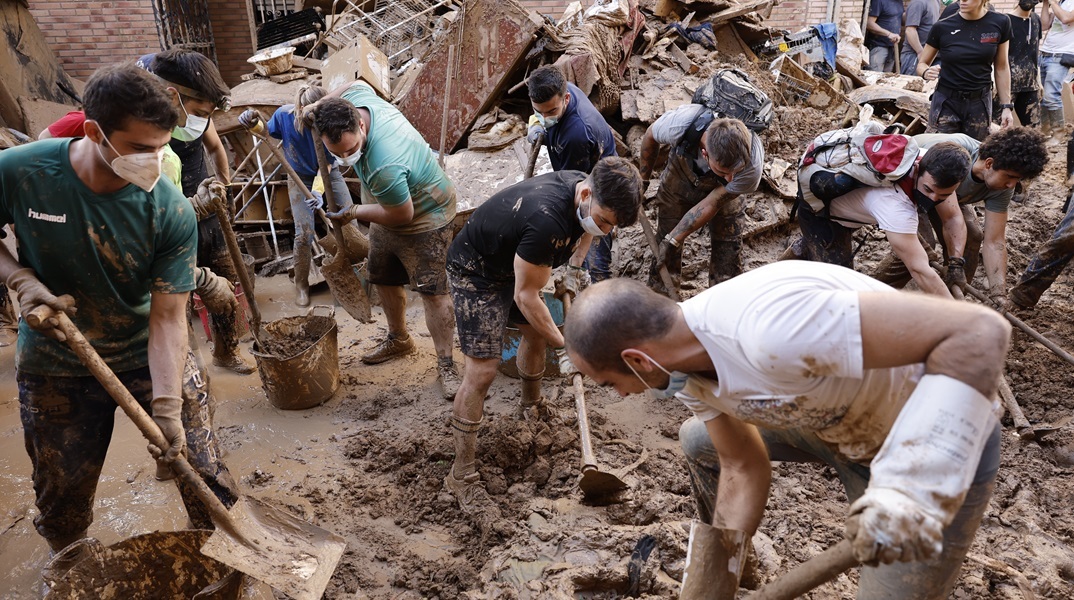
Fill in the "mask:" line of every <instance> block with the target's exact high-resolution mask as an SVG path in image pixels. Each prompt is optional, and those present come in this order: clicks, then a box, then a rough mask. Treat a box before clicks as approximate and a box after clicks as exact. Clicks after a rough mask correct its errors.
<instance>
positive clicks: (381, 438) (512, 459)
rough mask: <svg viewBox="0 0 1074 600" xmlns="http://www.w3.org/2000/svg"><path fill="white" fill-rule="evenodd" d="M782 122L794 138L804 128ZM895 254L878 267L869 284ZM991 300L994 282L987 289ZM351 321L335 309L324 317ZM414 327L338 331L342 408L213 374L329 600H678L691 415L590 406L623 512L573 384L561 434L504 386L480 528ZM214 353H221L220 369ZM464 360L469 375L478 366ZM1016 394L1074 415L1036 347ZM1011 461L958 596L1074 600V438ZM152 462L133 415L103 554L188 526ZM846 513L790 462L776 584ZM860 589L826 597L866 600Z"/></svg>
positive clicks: (346, 326) (1016, 228) (264, 296)
mask: <svg viewBox="0 0 1074 600" xmlns="http://www.w3.org/2000/svg"><path fill="white" fill-rule="evenodd" d="M790 112H791V111H783V112H781V114H780V116H779V118H780V119H781V120H780V123H784V121H783V119H784V114H783V113H790ZM816 116H817V115H816V114H813V112H812V111H809V112H806V113H796V114H794V115H790V116H787V117H786V118H787V119H788V120H787V121H786V125H784V126H781V127H780V129H779V131H780V132H781V133H780V137H778V138H776V139H775V141H769V145H770V146H772V147H773V153H774V154H777V155H779V156H781V157H782V158H783V159H784V160H788V161H790V160H793V158H794V156H793V154H794V153H792V152H791V150H792V149H793V150H794V151H795V152H797V151H800V147H801V146H800V142H801V140H802V139H804V138H806V137H811V136H812V135H813V134H814V131H815V130H816V129H817V126H816V125H815V122H814V120H815V118H816ZM1064 158H1065V157H1064V156H1063V154H1062V152H1061V151H1060V153H1059V154H1058V155H1053V160H1052V163H1051V165H1050V166H1049V168H1048V170H1047V172H1046V173H1045V174H1044V175H1043V176H1042V177H1041V178H1040V179H1039V180H1038V181H1037V182H1035V183H1034V184H1033V185H1032V187H1031V188H1030V194H1029V198H1028V199H1027V200H1026V201H1025V202H1024V203H1023V204H1016V205H1014V206H1012V209H1011V220H1010V231H1009V234H1008V241H1009V247H1010V273H1009V279H1010V281H1011V282H1012V283H1013V281H1014V280H1015V279H1016V277H1017V276H1018V274H1019V273H1020V272H1021V269H1023V268H1024V266H1025V264H1026V263H1027V262H1028V260H1029V258H1030V256H1032V254H1033V252H1034V251H1035V248H1036V246H1037V245H1039V244H1040V243H1042V242H1043V241H1044V240H1046V239H1047V238H1048V237H1049V236H1050V234H1051V232H1052V229H1053V227H1054V225H1055V223H1057V222H1058V220H1059V217H1060V208H1061V206H1062V203H1063V200H1064V198H1063V195H1064V194H1065V191H1066V187H1065V184H1064V182H1063V179H1064V177H1063V174H1062V170H1063V165H1062V163H1063V162H1064ZM785 210H786V206H785V205H784V204H783V203H782V201H780V200H778V199H775V198H774V196H771V195H769V194H764V193H758V194H753V195H751V196H749V197H748V198H747V213H748V214H749V215H750V219H751V222H752V223H753V225H752V226H751V227H748V228H747V230H752V229H755V228H761V227H762V226H765V224H766V223H770V222H774V219H776V217H777V216H779V215H781V214H783V213H781V212H780V211H785ZM788 233H789V230H788V228H787V227H786V226H774V227H770V228H768V229H765V230H764V231H763V232H762V233H759V234H757V235H754V236H752V237H750V239H749V241H748V243H747V244H746V256H745V266H746V268H753V267H756V266H758V265H760V264H764V263H766V262H769V261H771V260H773V259H774V258H775V257H776V256H777V255H778V254H779V253H780V252H781V251H782V250H783V248H784V247H785V246H786V244H787V236H788ZM706 240H707V236H705V235H695V236H692V237H691V238H690V239H689V240H688V242H687V244H686V259H685V268H684V278H685V279H686V282H685V283H684V286H683V287H684V291H685V292H686V293H687V294H688V295H689V294H693V293H696V291H699V290H700V289H702V287H703V285H704V283H703V282H704V281H705V280H706V279H707V273H706V269H705V259H704V257H707V254H708V249H707V248H706V247H705V246H706V245H707V241H706ZM883 252H886V243H885V242H883V241H881V240H876V241H871V242H869V243H868V244H867V245H866V250H864V251H863V253H862V254H860V255H859V259H858V260H859V268H863V269H865V268H867V267H869V266H870V265H871V263H873V262H875V260H876V258H877V257H878V256H880V255H881V254H882V253H883ZM616 253H617V255H618V264H619V267H618V268H619V269H620V271H621V273H622V274H625V275H628V276H635V277H641V276H643V275H642V274H644V273H646V272H647V264H648V262H647V261H648V260H649V253H648V250H647V249H646V248H645V247H644V243H643V241H642V237H641V235H640V229H639V228H637V227H635V228H631V229H628V230H626V231H624V232H623V234H622V235H621V236H620V238H619V240H618V242H617V250H616ZM1072 283H1074V275H1072V274H1071V273H1067V274H1064V275H1063V276H1062V277H1060V279H1059V280H1058V281H1057V282H1056V283H1055V285H1054V286H1053V287H1052V289H1051V290H1050V291H1049V292H1048V293H1047V294H1045V295H1044V297H1043V298H1042V300H1041V303H1040V304H1039V306H1038V307H1037V308H1036V309H1035V310H1033V311H1024V312H1021V313H1019V315H1020V316H1021V317H1022V318H1023V319H1024V320H1026V321H1027V322H1028V323H1029V324H1030V325H1032V326H1033V327H1035V328H1037V329H1038V330H1039V331H1041V332H1043V333H1044V334H1045V335H1047V336H1048V337H1050V338H1051V339H1053V340H1054V341H1055V342H1057V343H1058V344H1060V345H1062V346H1064V347H1066V348H1068V349H1070V348H1074V326H1072V323H1071V318H1070V315H1071V314H1072V313H1074V302H1072V300H1071V297H1072V296H1071V293H1070V290H1071V285H1072ZM977 284H978V286H981V285H982V284H983V281H982V280H981V279H978V282H977ZM257 293H258V299H259V304H260V306H261V308H262V311H263V313H265V315H264V318H265V320H266V322H267V321H269V320H272V319H277V318H281V317H283V316H288V315H295V314H299V313H300V310H299V309H298V308H296V307H294V306H293V305H292V304H290V301H291V299H292V298H293V289H292V288H291V286H290V285H289V284H288V283H287V281H286V278H285V277H283V276H277V277H274V278H269V279H262V280H261V281H259V282H258V286H257ZM324 302H331V298H330V296H329V295H328V292H327V289H326V288H325V287H324V286H319V287H318V288H317V289H316V290H315V298H314V303H324ZM409 307H410V308H409V311H408V315H407V321H408V324H409V326H410V328H411V331H412V332H414V333H415V334H416V336H415V339H416V340H417V342H418V346H419V352H418V353H416V354H414V355H411V356H409V357H406V358H402V359H398V360H396V361H393V362H389V363H385V364H382V365H376V366H367V365H364V364H362V363H361V362H360V361H359V359H358V357H359V356H360V355H361V354H362V353H363V352H365V351H367V350H368V349H370V348H371V347H372V346H373V345H374V344H375V343H376V340H378V339H380V338H381V337H383V335H384V334H385V326H384V318H383V314H381V312H380V309H379V308H377V309H374V322H373V323H371V324H362V323H359V322H357V321H355V320H354V319H352V318H351V317H350V316H348V315H347V314H345V313H344V312H343V311H338V312H337V317H336V320H337V322H338V324H339V328H340V329H339V354H340V371H341V379H342V386H341V388H340V389H339V391H338V392H336V394H335V395H334V396H333V397H332V398H331V399H330V400H329V401H328V402H326V403H325V404H324V405H322V406H319V407H316V408H312V409H309V410H304V411H281V410H278V409H276V408H274V407H273V406H272V405H271V404H270V403H269V402H268V401H267V400H266V398H265V395H264V390H263V389H262V387H261V385H260V382H259V381H258V379H257V375H251V376H246V377H241V376H237V375H234V374H231V373H228V372H225V371H221V370H219V369H215V368H213V369H212V371H211V375H212V386H213V391H214V392H215V394H216V397H217V400H218V402H219V407H218V410H217V412H216V426H217V431H218V434H219V437H220V439H221V441H222V445H223V447H224V450H225V452H226V456H225V460H226V462H227V463H228V466H229V467H230V469H231V471H232V473H233V474H234V475H235V477H236V479H238V480H239V481H240V486H241V488H242V491H243V493H245V494H247V495H250V496H254V497H256V498H259V499H262V500H266V501H268V502H270V503H272V504H274V505H276V506H280V507H283V508H285V509H288V510H290V511H292V512H294V513H296V514H298V515H300V516H302V517H303V518H306V519H308V520H310V521H311V522H313V523H314V524H316V525H319V526H321V527H324V528H326V529H329V530H332V531H334V532H336V533H338V534H340V535H341V536H343V537H344V538H345V539H346V540H347V543H348V549H347V551H346V553H345V555H344V557H343V560H342V562H341V563H340V565H339V567H338V569H337V571H336V573H335V575H334V577H333V578H332V580H331V582H330V583H329V587H328V590H327V593H326V596H325V597H326V598H330V599H343V598H347V599H350V598H376V599H388V598H392V599H418V598H439V599H450V598H473V599H476V598H617V597H623V596H635V597H641V598H675V597H676V596H677V590H678V587H677V586H678V584H677V582H678V580H679V578H681V576H682V568H683V560H684V555H685V548H686V540H687V535H688V527H689V520H690V519H692V518H694V517H695V510H696V509H695V506H694V502H693V500H692V499H691V496H690V484H689V480H688V477H687V474H686V468H685V464H684V461H683V458H682V454H681V452H680V451H679V449H678V442H677V440H676V437H677V434H678V428H679V425H680V424H681V422H682V421H683V420H684V419H686V418H687V417H688V412H687V410H686V409H685V408H684V407H682V406H681V405H679V404H678V403H677V402H675V401H654V400H651V399H649V398H647V397H645V396H632V397H628V398H619V397H615V396H613V395H612V394H611V393H609V391H608V390H605V389H603V388H597V387H592V386H590V387H587V388H586V400H587V404H588V408H589V416H590V423H591V429H592V436H593V444H594V448H595V450H596V455H597V459H598V461H599V463H600V466H601V469H604V470H609V471H615V472H620V473H622V478H623V479H624V480H625V481H627V482H628V483H629V484H630V486H631V487H630V489H629V490H627V491H625V492H623V493H621V494H620V496H619V497H618V498H617V500H618V501H617V502H614V503H611V504H607V505H602V506H594V505H587V504H584V503H583V502H582V494H581V492H580V490H579V489H578V487H577V482H578V477H579V467H580V462H581V459H580V450H579V442H578V439H579V436H578V431H577V419H576V417H575V410H574V403H573V398H572V396H571V394H570V393H569V390H568V388H567V387H566V386H565V384H562V383H561V382H560V381H559V380H556V379H546V380H545V382H544V385H545V395H546V397H547V398H548V404H549V406H550V407H551V410H550V411H549V414H547V415H544V416H542V417H541V418H540V419H531V420H527V421H518V420H515V419H514V418H513V416H512V413H513V411H514V408H515V405H516V404H517V403H518V401H519V398H518V396H519V389H518V382H517V380H512V379H508V378H506V377H503V376H499V377H497V379H496V381H495V382H494V384H493V387H492V389H491V392H490V397H489V400H488V402H487V404H486V420H485V425H484V427H483V429H482V431H481V434H480V443H479V448H478V459H479V471H480V472H481V476H482V479H483V480H484V481H485V482H486V485H487V489H488V492H489V494H490V495H491V497H492V498H493V500H494V501H495V502H496V503H497V506H498V508H499V510H500V513H501V518H500V519H499V520H495V521H493V522H489V520H488V519H482V518H481V517H480V516H478V517H477V518H471V517H468V516H466V515H465V514H463V513H462V512H461V511H459V509H458V508H457V506H456V503H455V500H454V498H453V497H452V496H451V495H450V494H447V493H446V492H445V491H444V489H443V478H444V476H445V475H446V474H447V472H448V468H449V466H450V464H451V461H452V458H453V449H452V441H451V435H450V430H449V428H448V426H447V419H448V416H449V414H450V409H451V406H450V403H447V402H445V401H443V400H442V399H441V397H440V394H439V389H438V386H437V384H436V381H435V380H436V368H435V360H434V353H433V349H432V341H431V339H430V338H429V337H428V333H427V331H426V328H425V324H424V317H423V315H422V313H421V303H420V302H418V301H417V299H416V298H411V302H410V304H409ZM206 352H207V350H206ZM13 354H14V349H13V348H12V347H8V348H0V362H2V363H3V365H4V367H3V368H2V369H0V565H2V566H3V567H4V569H3V573H4V575H2V576H0V597H4V598H16V599H21V598H35V597H38V596H37V594H38V591H37V585H38V582H39V571H40V569H41V567H42V566H43V565H44V563H45V560H46V556H47V549H46V545H45V543H44V541H43V540H42V539H41V538H40V537H39V536H38V535H37V534H36V532H35V531H34V529H33V525H32V520H33V517H34V516H35V515H36V509H35V508H34V505H33V499H34V494H33V489H32V484H31V481H30V467H29V460H28V459H27V457H26V454H25V450H24V449H23V447H22V439H21V436H22V433H21V426H20V424H19V420H18V402H17V391H16V389H15V385H14V373H13V368H12V364H13ZM456 360H457V361H458V362H459V363H460V364H461V361H462V356H461V355H460V354H459V353H458V352H457V351H456ZM1007 366H1008V373H1009V378H1010V381H1011V385H1012V388H1013V390H1014V392H1015V394H1016V396H1017V398H1018V400H1019V402H1020V403H1021V405H1022V407H1023V409H1024V410H1025V413H1026V416H1027V417H1028V418H1029V420H1030V421H1031V422H1033V423H1038V424H1043V423H1053V422H1058V421H1060V420H1061V419H1063V418H1064V417H1066V416H1069V415H1071V414H1072V412H1074V397H1072V395H1071V393H1070V390H1071V388H1072V386H1074V367H1072V366H1071V365H1069V364H1067V363H1065V362H1063V361H1061V360H1060V359H1058V358H1057V357H1056V356H1054V355H1053V354H1052V353H1051V352H1050V351H1048V350H1047V349H1045V348H1043V347H1042V346H1041V345H1039V344H1038V343H1036V342H1034V341H1032V340H1031V339H1030V338H1028V337H1027V336H1025V335H1023V334H1021V333H1020V332H1017V331H1016V332H1015V334H1014V343H1013V347H1012V350H1011V353H1010V355H1009V357H1008V362H1007ZM1003 424H1004V426H1005V435H1004V437H1003V446H1002V453H1003V460H1002V465H1001V471H1000V474H999V477H998V481H997V486H996V490H995V494H994V497H993V499H992V502H991V505H990V507H989V509H988V512H987V514H986V516H985V519H984V522H983V524H982V527H981V529H980V531H979V532H978V534H977V537H976V539H975V542H974V545H973V547H972V549H971V552H970V560H969V561H968V562H967V563H966V565H965V566H964V568H963V569H962V573H961V575H960V578H959V581H958V584H957V588H956V590H955V594H954V597H955V598H1000V599H1011V600H1015V599H1019V598H1022V597H1023V593H1022V591H1021V590H1020V588H1019V585H1020V584H1021V585H1023V586H1026V587H1027V589H1028V590H1030V591H1032V593H1033V594H1035V595H1036V597H1037V598H1045V599H1054V600H1060V599H1066V598H1070V597H1071V590H1072V589H1074V549H1072V545H1071V543H1072V541H1074V517H1072V516H1071V515H1074V426H1067V427H1064V428H1062V429H1060V430H1058V431H1056V432H1054V433H1052V434H1051V435H1050V436H1048V437H1046V438H1044V440H1042V441H1040V442H1025V441H1021V440H1019V439H1018V438H1017V437H1015V436H1014V435H1013V434H1012V432H1013V426H1012V424H1011V422H1010V420H1009V419H1007V418H1005V419H1004V420H1003ZM152 467H153V465H152V463H151V461H150V459H149V457H148V456H147V455H146V453H145V444H144V442H143V441H142V440H141V439H140V437H139V436H138V434H137V432H136V431H135V430H134V428H133V426H131V424H130V423H129V422H127V421H126V419H125V418H124V417H122V416H120V417H118V418H117V430H116V433H115V435H114V438H113V443H112V448H111V452H110V454H109V457H108V461H107V464H106V467H105V472H104V474H103V475H102V479H101V484H100V487H99V491H98V497H97V505H96V520H95V522H94V524H93V525H92V527H91V528H90V533H91V535H93V536H95V537H97V538H99V539H100V540H101V541H102V542H103V543H105V544H111V543H115V542H117V541H119V540H122V539H124V538H127V537H130V536H133V535H136V534H139V533H144V532H148V531H154V530H174V529H181V528H182V527H183V526H184V524H185V520H186V517H185V515H184V513H183V509H182V507H181V503H180V500H179V497H178V494H177V493H176V491H175V487H174V485H173V484H172V483H170V482H158V481H156V480H154V479H153V476H152V475H153V468H152ZM846 510H847V503H846V497H845V494H844V493H843V491H842V488H841V485H840V484H839V481H838V478H837V477H836V476H835V473H834V472H833V471H832V470H830V469H827V468H823V467H820V466H816V465H802V464H790V463H784V464H777V465H775V466H774V478H773V488H772V494H771V498H770V500H769V503H768V509H767V511H766V513H765V517H764V520H763V522H762V524H761V529H760V531H759V533H758V534H757V536H756V537H755V539H754V542H755V544H754V545H755V550H756V553H757V559H758V560H757V563H758V564H757V570H756V573H754V574H753V576H752V577H751V580H752V581H753V582H756V581H762V582H763V581H767V580H770V579H772V578H775V577H777V576H778V574H779V573H780V572H783V571H785V570H787V569H789V568H791V567H792V566H794V565H796V564H798V563H800V562H802V561H804V560H806V559H808V558H810V557H811V556H813V555H815V554H817V553H818V552H820V551H821V550H823V549H824V548H826V547H828V546H830V545H832V544H834V543H836V542H837V541H838V540H840V539H841V538H842V535H843V519H844V517H845V514H846ZM856 579H857V574H856V571H855V570H851V571H849V572H847V573H846V574H844V575H841V576H839V577H838V578H837V579H835V580H834V581H833V582H831V583H828V584H825V585H824V586H821V587H820V588H818V589H817V590H815V591H814V592H813V593H812V594H811V596H810V597H811V598H814V599H816V600H828V599H842V598H852V597H854V594H855V592H856Z"/></svg>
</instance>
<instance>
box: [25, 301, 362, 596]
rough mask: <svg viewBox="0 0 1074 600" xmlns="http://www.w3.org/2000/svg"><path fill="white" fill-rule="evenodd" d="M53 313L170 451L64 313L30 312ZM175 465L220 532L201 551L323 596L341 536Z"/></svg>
mask: <svg viewBox="0 0 1074 600" xmlns="http://www.w3.org/2000/svg"><path fill="white" fill-rule="evenodd" d="M50 318H55V319H56V320H57V322H58V329H59V330H60V331H62V332H63V334H64V335H65V336H66V337H67V345H68V346H70V348H71V350H73V351H74V352H75V354H76V355H78V358H79V360H80V361H81V362H82V364H84V365H85V366H86V368H87V369H89V371H90V372H91V373H92V374H93V376H94V377H95V378H96V379H97V380H98V381H99V382H100V383H101V385H102V386H103V387H104V389H105V390H107V391H108V393H109V395H110V396H112V398H113V399H114V400H115V401H116V404H118V405H119V406H120V408H122V409H123V412H124V413H126V414H127V416H128V417H130V419H131V421H133V422H134V424H135V425H136V426H137V427H138V430H139V431H141V433H142V435H144V436H145V438H146V439H147V440H149V442H150V443H151V444H153V445H155V446H157V447H158V448H161V449H162V450H163V451H167V448H168V442H167V440H166V439H165V437H164V434H163V432H161V430H160V428H159V427H158V426H157V424H156V422H155V421H153V418H152V417H150V416H149V414H148V413H146V411H145V409H143V408H142V406H141V405H140V404H138V401H137V400H135V399H134V396H132V395H131V393H130V391H129V390H127V388H126V387H124V385H123V383H122V382H120V380H119V378H118V377H116V375H115V373H113V372H112V370H111V368H109V367H108V365H107V364H106V363H105V362H104V360H103V359H101V357H100V356H99V355H98V354H97V351H96V350H94V349H93V346H91V345H90V343H89V341H88V340H86V338H85V336H83V335H82V332H81V331H79V330H78V328H77V327H76V326H75V325H74V323H72V322H71V320H70V319H69V318H68V317H67V315H66V314H64V313H56V312H54V311H52V309H50V308H48V307H44V306H43V307H38V308H36V309H34V310H33V311H32V312H30V313H29V314H28V315H27V321H28V322H29V323H30V324H31V325H33V326H39V325H40V324H41V323H42V322H43V321H45V320H46V319H50ZM172 468H173V469H174V470H175V471H176V473H177V474H178V476H179V477H181V478H182V479H183V480H184V481H185V482H186V483H187V484H188V485H190V486H191V487H192V488H193V489H194V490H195V492H196V494H197V496H198V499H199V500H201V502H202V503H203V504H205V506H206V508H207V509H208V511H209V513H210V515H211V516H212V520H213V523H214V524H215V525H216V531H215V532H214V533H213V534H212V536H211V537H210V538H209V540H208V541H207V542H206V543H205V545H204V546H202V548H201V552H202V554H204V555H206V556H208V557H210V558H214V559H216V560H218V561H220V562H222V563H224V564H225V565H227V566H229V567H232V568H234V569H235V570H237V571H240V572H242V573H245V574H247V575H249V576H251V577H253V578H255V579H258V580H261V581H263V582H265V583H267V584H269V585H270V586H272V587H273V588H275V589H277V590H279V591H280V592H283V593H285V594H287V595H289V596H291V597H292V598H295V599H296V600H316V599H317V598H320V597H321V596H322V594H323V593H324V590H325V588H326V587H327V586H328V580H329V579H330V578H331V577H332V574H333V573H334V572H335V569H336V565H337V564H338V563H339V560H340V558H341V557H342V556H343V551H344V549H345V548H346V543H345V542H344V540H343V538H341V537H340V536H338V535H336V534H335V533H332V532H330V531H327V530H325V529H321V528H320V527H315V526H313V525H311V524H309V523H306V522H304V521H302V520H300V519H298V518H296V517H294V516H292V515H290V514H288V513H285V512H283V511H281V510H278V509H275V508H273V507H271V506H269V505H267V504H264V503H262V502H259V501H257V500H255V499H253V498H246V497H241V498H240V499H239V501H238V502H236V503H235V505H234V506H232V507H231V509H230V510H229V509H228V508H226V507H225V506H224V504H223V503H222V502H221V501H220V499H219V498H217V497H216V495H214V494H213V492H212V490H210V489H209V486H208V485H206V483H205V482H204V481H203V480H202V479H201V477H200V476H198V474H197V472H195V471H194V469H193V468H192V467H191V466H190V463H189V462H187V460H186V459H185V458H184V457H183V456H182V455H180V456H179V457H178V458H177V459H176V460H175V462H174V463H172Z"/></svg>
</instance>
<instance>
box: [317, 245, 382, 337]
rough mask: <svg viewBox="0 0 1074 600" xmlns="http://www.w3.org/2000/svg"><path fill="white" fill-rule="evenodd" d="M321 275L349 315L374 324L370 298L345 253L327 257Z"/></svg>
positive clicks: (322, 265) (322, 264)
mask: <svg viewBox="0 0 1074 600" xmlns="http://www.w3.org/2000/svg"><path fill="white" fill-rule="evenodd" d="M321 275H322V276H324V280H325V281H327V282H328V289H329V290H330V291H331V292H332V296H333V297H334V298H335V299H336V302H339V304H340V306H342V307H343V310H345V311H347V314H349V315H350V316H352V317H354V318H355V319H356V320H358V321H361V322H362V323H372V322H373V309H372V307H371V306H370V304H369V296H367V295H366V294H365V290H364V289H362V281H361V280H360V279H358V274H357V273H355V272H354V267H352V266H351V264H350V262H349V261H347V259H346V256H344V253H342V252H337V253H336V254H335V255H334V256H326V257H325V259H324V262H323V263H321Z"/></svg>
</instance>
